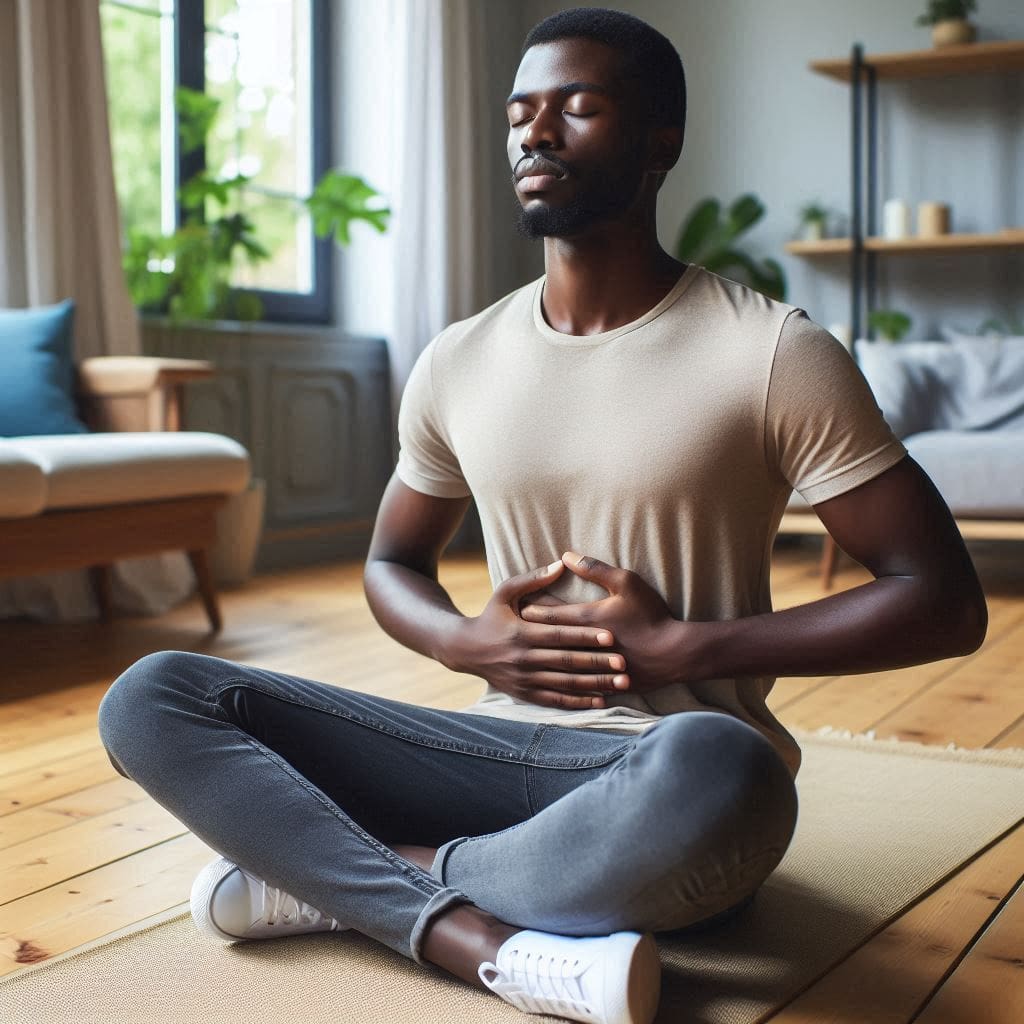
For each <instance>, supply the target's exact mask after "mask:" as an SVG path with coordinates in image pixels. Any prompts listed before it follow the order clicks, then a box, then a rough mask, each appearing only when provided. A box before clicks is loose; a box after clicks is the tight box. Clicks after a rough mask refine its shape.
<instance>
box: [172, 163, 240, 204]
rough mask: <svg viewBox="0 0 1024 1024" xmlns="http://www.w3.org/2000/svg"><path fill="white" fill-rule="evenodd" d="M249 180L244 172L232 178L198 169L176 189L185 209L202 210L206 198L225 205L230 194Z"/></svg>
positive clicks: (229, 200) (229, 198)
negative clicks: (219, 176)
mask: <svg viewBox="0 0 1024 1024" xmlns="http://www.w3.org/2000/svg"><path fill="white" fill-rule="evenodd" d="M251 180H252V179H251V178H250V177H248V176H247V175H245V174H238V175H236V176H235V177H234V178H215V177H213V175H212V174H210V173H209V171H200V172H199V173H198V174H194V175H193V176H192V177H191V178H189V179H188V181H186V182H185V184H184V185H182V186H181V188H180V189H178V198H179V199H180V200H181V205H182V206H184V207H185V209H186V210H202V209H203V208H204V207H205V206H206V200H207V199H212V200H213V201H214V202H216V203H219V204H220V205H221V206H227V205H228V203H229V202H231V197H232V195H233V194H234V193H236V192H238V191H239V190H241V189H242V188H244V187H245V186H246V185H247V184H248V183H249V182H250V181H251Z"/></svg>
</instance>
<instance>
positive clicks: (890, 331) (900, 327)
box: [868, 309, 913, 341]
mask: <svg viewBox="0 0 1024 1024" xmlns="http://www.w3.org/2000/svg"><path fill="white" fill-rule="evenodd" d="M912 323H913V321H912V320H911V319H910V317H909V316H907V314H906V313H901V312H900V311H899V310H898V309H876V310H874V311H873V312H871V313H869V314H868V326H869V327H870V328H872V330H875V331H878V333H879V334H880V335H881V336H882V337H883V338H884V339H885V340H886V341H902V340H903V336H904V335H905V334H906V333H907V331H909V330H910V325H911V324H912Z"/></svg>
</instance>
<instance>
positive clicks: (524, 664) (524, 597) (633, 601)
mask: <svg viewBox="0 0 1024 1024" xmlns="http://www.w3.org/2000/svg"><path fill="white" fill-rule="evenodd" d="M566 570H568V571H569V572H572V573H575V574H576V575H577V576H579V577H581V578H582V579H586V580H590V581H591V582H593V583H597V584H598V585H599V586H600V587H601V588H602V589H604V590H606V591H607V592H608V596H607V597H606V598H602V599H600V600H597V601H591V602H587V603H582V604H566V603H565V602H564V601H562V600H561V599H560V598H557V597H555V596H553V595H552V594H549V593H545V592H544V591H545V588H547V587H549V586H550V585H551V584H552V583H554V582H555V580H557V579H558V578H559V577H560V576H561V575H562V574H563V573H564V572H565V571H566ZM687 625H688V624H684V623H680V622H679V621H678V620H676V619H675V618H673V616H672V614H671V612H670V610H669V608H668V605H667V604H666V603H665V601H664V599H663V598H662V597H661V595H660V594H658V593H657V591H655V590H654V589H653V587H651V586H650V584H648V583H646V582H645V581H644V580H643V579H642V578H641V577H640V576H638V575H637V574H636V573H634V572H631V571H629V570H628V569H620V568H617V567H615V566H611V565H608V564H607V563H605V562H601V561H599V560H597V559H595V558H590V557H588V556H582V555H579V554H576V553H575V552H571V551H570V552H566V553H565V554H564V555H563V556H562V558H561V560H559V561H557V562H552V563H551V565H547V566H543V567H542V568H540V569H534V570H532V571H531V572H527V573H522V574H521V575H518V576H512V577H510V578H509V579H507V580H505V581H504V582H503V583H501V584H500V585H499V586H498V588H497V589H496V590H495V592H494V594H493V595H492V596H491V600H490V601H489V602H488V603H487V605H486V607H485V608H484V610H483V611H482V612H481V613H480V615H478V616H476V617H475V618H467V619H466V620H465V625H464V626H463V628H462V630H461V633H460V636H459V639H458V643H457V645H456V653H455V657H454V658H453V661H452V667H453V668H456V669H458V670H459V671H463V672H471V673H472V674H474V675H478V676H481V677H483V678H484V679H486V680H487V681H488V682H489V683H490V684H491V685H492V686H494V687H495V688H496V689H498V690H501V691H502V692H504V693H507V694H509V695H510V696H512V697H515V698H517V699H519V700H525V701H528V702H530V703H532V704H538V705H540V706H542V707H560V708H570V709H590V708H602V707H605V706H606V703H607V702H606V700H605V695H606V694H609V693H616V692H623V691H627V690H631V691H634V692H641V693H642V692H647V691H649V690H654V689H658V688H660V687H662V686H664V685H666V684H667V683H671V682H678V681H680V680H681V678H682V676H683V667H682V665H681V664H680V660H681V659H680V656H679V649H678V647H677V646H676V642H677V638H676V637H675V632H677V631H678V630H680V629H685V628H686V627H687Z"/></svg>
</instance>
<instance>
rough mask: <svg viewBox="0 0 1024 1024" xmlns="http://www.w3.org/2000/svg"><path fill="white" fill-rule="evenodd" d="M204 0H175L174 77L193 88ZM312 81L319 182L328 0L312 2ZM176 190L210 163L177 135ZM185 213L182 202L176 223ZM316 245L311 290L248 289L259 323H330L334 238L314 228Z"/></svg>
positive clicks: (202, 42)
mask: <svg viewBox="0 0 1024 1024" xmlns="http://www.w3.org/2000/svg"><path fill="white" fill-rule="evenodd" d="M205 6H206V5H205V2H204V0H177V2H176V6H175V12H174V32H175V40H174V43H175V46H174V49H175V65H176V66H175V81H176V84H177V85H184V86H187V87H188V88H190V89H195V90H197V91H199V92H204V91H205V88H206V17H205ZM310 6H311V22H310V24H311V29H312V36H313V38H312V39H311V40H310V56H311V58H312V62H313V67H312V69H311V85H312V89H311V92H312V97H313V109H312V111H311V119H312V120H311V129H312V131H311V135H312V142H313V147H312V148H313V151H312V153H311V157H312V171H313V175H312V177H313V181H314V182H316V181H319V180H320V178H321V176H322V175H324V174H325V173H326V172H327V171H328V170H330V167H331V123H332V122H331V90H330V84H331V68H330V56H331V32H330V30H331V23H330V10H329V4H328V0H310ZM175 155H176V160H175V174H176V178H175V192H176V193H177V189H178V188H180V187H181V183H182V182H183V181H187V180H188V179H189V178H190V177H192V175H194V174H196V173H197V172H198V171H201V170H203V169H204V168H205V167H206V153H205V150H204V149H198V150H196V151H194V152H192V153H188V154H183V153H182V152H181V149H180V144H179V140H178V139H177V133H175ZM183 220H184V211H183V209H182V207H181V205H180V204H179V205H178V223H179V224H181V223H182V222H183ZM310 235H311V240H312V244H313V289H312V291H310V292H309V293H303V292H286V291H270V290H266V289H256V288H246V289H244V291H246V292H247V293H249V294H252V295H256V296H257V297H258V298H259V299H260V300H261V301H262V303H263V316H262V317H261V319H260V320H259V321H257V322H261V323H266V322H269V323H306V324H327V323H330V322H331V312H332V302H333V293H334V241H333V239H332V238H331V237H327V238H317V237H316V236H315V235H314V234H313V229H312V227H310Z"/></svg>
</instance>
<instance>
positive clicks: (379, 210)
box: [306, 171, 391, 245]
mask: <svg viewBox="0 0 1024 1024" xmlns="http://www.w3.org/2000/svg"><path fill="white" fill-rule="evenodd" d="M379 198H380V196H379V195H378V193H377V192H376V190H375V189H373V188H372V187H371V186H370V185H367V184H366V182H365V181H363V179H362V178H359V177H356V176H355V175H352V174H342V173H341V172H340V171H328V172H327V173H326V174H325V175H324V176H323V177H322V178H321V179H320V181H319V182H318V183H317V186H316V188H315V189H313V194H312V195H311V196H310V197H309V198H308V199H307V200H306V206H307V208H308V209H309V212H310V213H311V214H312V216H313V230H314V231H315V232H316V234H317V236H318V237H319V238H326V237H327V235H330V234H333V235H334V237H335V239H336V240H337V242H338V244H339V245H348V244H349V242H351V240H352V238H351V235H350V234H349V225H350V224H351V223H352V221H354V220H364V221H366V222H367V223H368V224H372V225H373V226H374V227H375V228H376V229H377V230H378V231H380V232H384V231H386V230H387V226H388V217H389V216H390V214H391V211H390V210H389V209H388V208H387V207H382V206H376V205H374V206H371V205H370V202H371V201H372V200H376V199H379Z"/></svg>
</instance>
